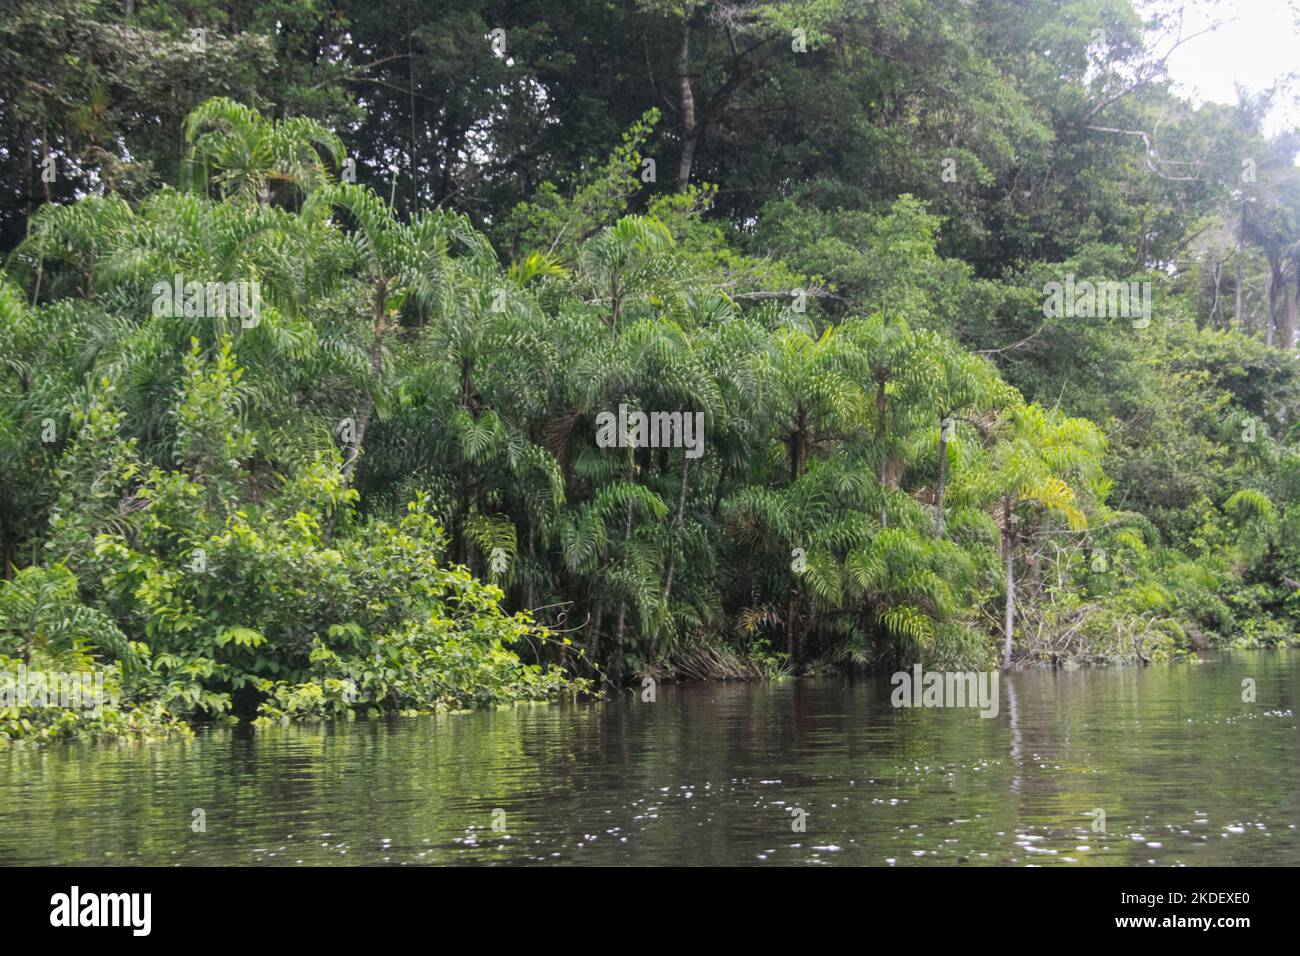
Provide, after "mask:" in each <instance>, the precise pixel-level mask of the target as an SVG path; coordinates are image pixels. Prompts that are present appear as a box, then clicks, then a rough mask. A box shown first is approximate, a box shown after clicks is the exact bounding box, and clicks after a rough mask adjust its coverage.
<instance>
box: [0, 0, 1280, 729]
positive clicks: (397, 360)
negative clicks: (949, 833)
mask: <svg viewBox="0 0 1300 956" xmlns="http://www.w3.org/2000/svg"><path fill="white" fill-rule="evenodd" d="M1176 17H1177V11H1172V12H1171V11H1166V12H1165V13H1162V14H1160V15H1159V16H1157V15H1155V14H1152V13H1150V12H1145V13H1144V12H1143V11H1140V10H1135V9H1134V8H1133V7H1132V6H1130V3H1129V2H1128V0H1065V2H1057V3H1049V2H1043V0H1035V2H1031V3H1024V2H1013V0H978V2H976V3H973V4H972V3H966V2H961V0H946V2H945V0H878V2H874V3H857V2H852V0H807V2H791V3H786V2H771V3H749V2H740V0H738V2H734V3H703V2H696V0H641V2H637V3H608V2H597V0H566V2H564V3H559V4H556V3H541V2H537V3H511V4H505V3H493V2H486V0H467V2H458V3H454V4H448V3H433V2H429V3H424V2H419V3H417V2H398V0H367V2H366V3H357V2H353V0H266V2H239V0H167V2H164V0H158V2H147V0H139V2H134V3H133V2H130V0H128V2H126V3H123V2H120V0H118V2H98V0H41V2H27V0H21V2H16V3H10V4H8V5H7V6H6V10H5V12H4V14H3V16H2V17H0V243H3V251H4V252H5V253H6V254H7V258H6V261H5V269H4V275H3V284H0V552H2V555H3V576H4V580H3V582H2V583H0V658H3V660H0V665H3V666H4V667H5V668H13V667H16V666H17V665H18V664H20V663H21V664H24V665H26V666H27V667H29V668H41V669H46V670H55V671H78V670H87V669H94V670H101V671H104V672H106V673H107V674H108V675H109V683H110V686H111V687H112V688H113V689H114V694H115V698H116V700H115V703H114V705H113V706H112V707H102V708H98V709H96V710H94V711H93V712H92V711H86V712H85V713H71V712H68V711H59V710H57V709H49V708H46V709H40V708H33V709H24V708H22V707H18V706H10V707H0V737H22V736H36V737H56V736H61V735H65V734H71V733H77V732H82V731H86V732H91V733H129V732H133V731H152V730H166V729H168V728H171V727H173V726H182V727H183V724H182V723H180V722H183V721H192V720H196V719H200V720H201V719H211V718H217V717H226V716H239V717H259V716H260V717H264V718H282V717H313V716H348V715H354V714H362V715H364V714H376V713H386V712H411V711H427V710H433V709H438V708H443V707H470V706H482V705H493V704H498V703H505V702H510V701H517V700H521V699H537V700H545V699H552V698H554V697H556V696H559V695H562V694H569V693H583V692H592V691H600V690H602V689H604V690H609V689H611V688H616V687H620V686H624V685H626V684H627V683H629V682H631V681H632V680H633V678H634V677H636V676H644V675H654V676H656V677H659V678H664V677H669V678H671V677H682V676H700V677H719V676H747V677H764V676H766V677H772V676H777V675H781V674H787V673H799V672H804V671H807V670H809V669H815V668H819V667H835V666H840V667H858V668H886V667H889V668H892V667H896V666H899V665H903V666H909V667H910V666H911V664H912V663H914V662H916V661H921V662H923V663H925V664H926V665H927V666H946V667H960V668H987V667H992V666H997V665H999V664H1001V665H1005V666H1014V665H1017V664H1032V663H1045V664H1051V665H1057V666H1060V665H1073V664H1078V663H1096V662H1121V661H1124V662H1134V661H1143V662H1148V661H1151V660H1164V659H1170V658H1177V657H1180V656H1182V655H1186V654H1187V653H1189V652H1190V651H1193V650H1195V649H1198V648H1203V647H1207V646H1212V645H1227V644H1237V645H1250V646H1259V645H1271V644H1277V643H1281V642H1291V641H1294V637H1293V635H1294V633H1295V630H1296V621H1297V618H1298V617H1300V596H1297V590H1298V589H1300V549H1298V546H1297V540H1298V537H1297V534H1296V530H1297V527H1296V526H1297V523H1298V522H1300V444H1298V439H1300V435H1298V434H1297V430H1296V423H1297V421H1300V387H1298V385H1297V362H1296V356H1297V352H1296V348H1295V347H1296V338H1297V326H1298V323H1297V309H1298V307H1300V177H1297V167H1296V165H1295V156H1296V153H1297V150H1298V148H1300V134H1297V133H1295V132H1286V133H1282V134H1277V135H1272V136H1269V135H1266V134H1265V133H1264V131H1263V130H1264V122H1265V117H1266V116H1267V115H1268V111H1269V108H1270V106H1271V104H1272V98H1271V97H1270V96H1268V95H1265V96H1262V97H1259V98H1257V99H1249V98H1247V99H1245V100H1243V102H1242V103H1240V104H1239V105H1237V106H1235V107H1228V106H1221V105H1216V104H1205V105H1202V106H1199V107H1194V106H1193V105H1192V104H1191V103H1189V102H1187V101H1185V100H1183V99H1180V98H1179V97H1177V96H1176V95H1175V94H1174V93H1173V92H1171V90H1170V88H1169V83H1168V80H1167V78H1166V77H1165V75H1164V72H1163V66H1164V61H1163V59H1162V57H1163V56H1164V55H1165V53H1166V52H1167V50H1168V49H1169V48H1170V46H1171V45H1176V44H1179V43H1181V42H1187V41H1188V40H1189V39H1190V38H1189V37H1188V36H1187V35H1186V33H1183V34H1181V35H1180V34H1179V32H1178V29H1179V27H1178V21H1177V20H1176ZM1276 95H1277V96H1280V95H1282V94H1281V93H1280V92H1279V93H1277V94H1276ZM1067 276H1068V277H1069V278H1070V281H1071V282H1074V281H1078V282H1084V281H1086V280H1090V281H1093V282H1097V283H1118V282H1122V283H1126V284H1127V283H1137V284H1139V285H1140V284H1146V287H1147V288H1148V289H1149V290H1150V294H1151V308H1150V313H1149V316H1147V317H1146V318H1137V319H1133V318H1131V317H1129V316H1124V317H1117V316H1114V315H1111V316H1106V317H1101V316H1097V315H1094V314H1091V313H1087V312H1081V313H1077V312H1074V311H1071V312H1070V314H1068V315H1057V316H1053V315H1049V314H1048V313H1049V312H1050V311H1051V310H1050V309H1046V308H1045V305H1044V300H1045V297H1046V295H1045V293H1046V289H1047V287H1048V284H1049V283H1052V282H1064V281H1066V277H1067ZM195 284H197V285H195ZM217 284H220V285H217ZM241 284H242V285H241ZM236 287H239V288H240V290H241V293H242V292H246V291H247V290H248V289H249V288H250V287H253V288H254V292H253V299H252V301H253V303H254V309H253V314H250V312H249V310H248V309H247V308H246V306H247V305H248V304H249V303H248V296H245V297H244V299H240V300H238V302H237V300H236V297H235V295H234V294H233V293H232V294H230V295H229V296H224V295H223V294H222V290H225V289H232V290H233V289H235V288H236ZM214 289H215V290H217V291H216V293H215V294H214V291H213V290H214ZM173 291H175V292H176V293H178V294H175V295H173ZM240 306H245V308H240ZM620 406H626V408H627V409H629V410H631V412H633V413H634V412H636V411H638V410H639V411H643V412H656V411H662V412H677V413H683V414H685V415H688V416H693V415H700V416H702V421H703V423H704V427H703V445H702V449H703V453H702V454H701V455H699V456H698V457H696V456H694V455H691V454H688V451H689V449H687V448H682V447H663V448H661V447H602V443H601V442H598V419H599V418H600V416H601V415H602V414H603V413H618V411H619V409H620ZM0 703H3V702H2V701H0Z"/></svg>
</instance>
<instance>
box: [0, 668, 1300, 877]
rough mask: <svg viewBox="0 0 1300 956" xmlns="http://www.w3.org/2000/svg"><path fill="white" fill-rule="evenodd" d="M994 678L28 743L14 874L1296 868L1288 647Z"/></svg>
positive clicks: (784, 687)
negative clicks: (936, 689)
mask: <svg viewBox="0 0 1300 956" xmlns="http://www.w3.org/2000/svg"><path fill="white" fill-rule="evenodd" d="M1243 677H1253V678H1254V679H1255V680H1256V681H1257V682H1258V700H1257V702H1256V703H1253V704H1246V703H1243V702H1242V701H1241V680H1242V678H1243ZM1002 687H1003V700H1002V712H1001V713H1000V714H999V715H998V716H997V717H994V718H990V719H983V718H981V717H980V716H979V714H978V712H977V711H976V710H973V709H964V710H935V709H922V708H907V709H898V710H896V709H894V708H892V707H891V706H890V704H889V691H890V686H889V684H888V682H887V681H886V680H884V679H872V680H856V681H847V680H809V681H792V682H786V683H782V684H774V685H767V686H750V685H743V684H722V685H692V686H685V687H676V688H674V687H661V688H660V689H659V695H658V702H657V703H653V704H650V703H642V702H641V700H640V696H639V695H632V694H630V693H629V694H628V695H627V696H626V698H625V699H623V700H619V701H613V702H607V703H598V704H572V705H564V706H533V707H525V708H520V709H512V710H505V711H496V712H492V713H486V714H474V715H463V716H452V717H443V718H419V719H402V720H393V721H387V722H379V723H373V722H358V723H355V724H347V725H343V724H336V725H317V726H309V727H300V726H299V727H286V728H275V729H273V730H270V731H259V732H252V731H250V730H247V729H239V730H234V731H232V730H226V729H216V730H210V731H205V732H202V733H201V734H200V735H199V737H198V739H197V740H195V741H192V742H188V743H179V742H178V743H167V744H153V745H127V744H122V745H112V744H110V745H93V744H74V745H68V746H63V747H51V748H46V749H43V750H30V749H17V748H14V749H11V750H9V751H8V752H0V863H4V864H15V863H17V864H29V863H77V864H168V863H176V864H185V863H191V864H192V863H204V864H256V863H265V864H279V865H293V864H298V863H305V864H330V863H341V864H361V863H364V864H377V863H391V864H447V863H527V862H543V863H558V864H582V863H589V864H591V863H599V864H622V863H630V864H756V865H757V864H764V863H768V864H791V863H806V864H837V863H838V864H866V865H873V866H890V865H898V866H905V865H917V864H919V865H931V864H954V863H965V864H972V865H976V864H1017V865H1022V864H1039V865H1063V866H1071V865H1089V864H1109V865H1178V864H1188V865H1215V864H1247V865H1249V864H1274V865H1277V864H1283V865H1297V864H1300V834H1298V833H1297V824H1300V786H1298V785H1297V784H1298V783H1300V760H1298V759H1297V758H1300V736H1298V735H1297V717H1296V705H1297V696H1298V688H1300V656H1297V655H1296V654H1294V653H1287V652H1276V653H1258V654H1236V655H1232V656H1228V657H1225V658H1223V659H1221V660H1219V661H1215V662H1209V663H1202V664H1199V665H1197V664H1188V665H1175V666H1170V667H1151V668H1147V669H1127V668H1126V669H1118V668H1117V669H1098V670H1089V671H1075V672H1069V673H1064V672H1062V673H1051V672H1031V673H1021V674H1015V675H1012V676H1011V677H1010V678H1009V679H1008V678H1004V679H1003V684H1002ZM196 808H202V809H203V810H204V811H205V813H206V826H207V829H206V832H202V833H195V832H192V831H191V823H192V816H191V813H192V811H193V810H194V809H196ZM1097 808H1100V809H1103V810H1104V811H1105V820H1106V832H1104V833H1099V832H1093V831H1092V829H1091V827H1092V822H1093V817H1091V816H1089V815H1088V814H1089V812H1090V811H1093V810H1094V809H1097ZM498 810H499V811H504V815H502V814H496V815H495V816H494V812H495V811H498ZM793 810H803V811H805V812H806V830H805V831H804V832H793V830H792V822H793V821H794V820H795V819H796V817H797V816H798V814H796V813H792V812H791V811H793ZM494 820H495V821H497V823H498V826H500V825H501V824H502V823H503V824H504V831H503V832H498V831H497V830H494V829H493V823H494Z"/></svg>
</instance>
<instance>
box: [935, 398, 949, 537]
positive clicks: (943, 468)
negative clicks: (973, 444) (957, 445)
mask: <svg viewBox="0 0 1300 956" xmlns="http://www.w3.org/2000/svg"><path fill="white" fill-rule="evenodd" d="M947 487H948V430H947V429H946V428H945V427H944V424H943V421H940V422H939V479H938V481H936V482H935V486H934V512H935V513H934V536H935V537H936V538H942V537H943V495H944V491H945V490H946V489H947Z"/></svg>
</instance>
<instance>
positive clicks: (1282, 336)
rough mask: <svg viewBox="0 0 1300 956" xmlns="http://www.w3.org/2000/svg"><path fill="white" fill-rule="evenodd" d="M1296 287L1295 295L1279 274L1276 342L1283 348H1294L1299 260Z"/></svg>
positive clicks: (1299, 297) (1299, 303) (1299, 294)
mask: <svg viewBox="0 0 1300 956" xmlns="http://www.w3.org/2000/svg"><path fill="white" fill-rule="evenodd" d="M1296 267H1297V268H1296V289H1295V292H1296V294H1295V295H1292V294H1291V291H1292V290H1291V286H1290V285H1288V284H1287V282H1286V279H1285V277H1284V276H1282V275H1279V276H1278V279H1279V283H1280V285H1281V286H1282V308H1281V315H1282V325H1281V328H1280V329H1279V335H1278V344H1279V345H1280V346H1281V347H1282V348H1284V349H1293V348H1295V341H1296V325H1297V320H1296V318H1297V317H1296V309H1297V307H1298V306H1300V262H1297V263H1296Z"/></svg>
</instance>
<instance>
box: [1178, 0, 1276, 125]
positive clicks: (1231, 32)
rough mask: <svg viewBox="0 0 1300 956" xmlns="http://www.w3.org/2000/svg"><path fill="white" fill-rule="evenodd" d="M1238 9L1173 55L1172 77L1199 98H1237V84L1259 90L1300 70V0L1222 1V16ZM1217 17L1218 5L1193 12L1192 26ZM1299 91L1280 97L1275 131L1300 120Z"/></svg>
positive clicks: (1191, 28)
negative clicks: (1229, 17)
mask: <svg viewBox="0 0 1300 956" xmlns="http://www.w3.org/2000/svg"><path fill="white" fill-rule="evenodd" d="M1233 15H1235V16H1236V19H1235V20H1234V21H1233V22H1231V23H1227V24H1225V25H1223V26H1221V27H1219V29H1218V30H1216V31H1215V32H1213V33H1210V34H1207V35H1205V36H1199V37H1196V38H1195V39H1193V40H1190V41H1189V42H1187V43H1186V44H1185V45H1183V46H1182V47H1180V48H1179V49H1178V50H1176V51H1174V54H1173V56H1171V57H1170V58H1169V63H1168V68H1169V75H1170V77H1172V79H1173V80H1174V82H1175V84H1176V86H1177V88H1178V90H1179V91H1180V92H1182V93H1183V94H1185V95H1187V96H1190V97H1191V98H1192V99H1193V100H1194V101H1196V102H1203V101H1205V100H1211V101H1214V102H1216V103H1235V102H1236V101H1237V95H1236V89H1235V85H1234V84H1236V83H1240V84H1241V85H1242V86H1245V87H1246V88H1247V89H1249V90H1251V91H1258V90H1262V89H1265V88H1267V87H1268V86H1271V85H1272V84H1273V83H1274V82H1275V81H1277V80H1278V79H1280V78H1282V77H1285V76H1287V75H1288V74H1291V73H1293V72H1294V71H1296V70H1300V26H1298V25H1297V24H1298V23H1300V0H1227V2H1223V3H1221V4H1219V6H1218V18H1222V17H1224V16H1233ZM1215 18H1216V17H1215V16H1214V15H1213V11H1205V12H1201V13H1198V14H1196V17H1195V19H1193V18H1190V17H1189V20H1188V29H1187V31H1186V32H1188V33H1191V32H1194V31H1195V30H1197V29H1201V28H1202V27H1203V26H1205V25H1207V24H1209V23H1210V22H1212V20H1213V19H1215ZM1164 49H1167V46H1166V47H1165V48H1164ZM1161 52H1163V50H1162V51H1161ZM1297 94H1300V86H1297V87H1292V92H1291V93H1290V94H1289V95H1286V96H1282V97H1279V99H1278V101H1277V105H1276V107H1275V109H1274V111H1273V112H1272V113H1271V114H1270V116H1269V122H1268V131H1269V132H1270V133H1276V132H1278V131H1279V130H1281V129H1284V128H1287V127H1293V126H1300V104H1297V102H1296V95H1297Z"/></svg>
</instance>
